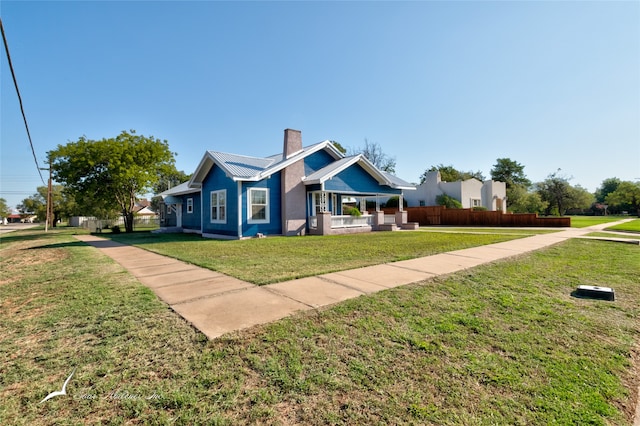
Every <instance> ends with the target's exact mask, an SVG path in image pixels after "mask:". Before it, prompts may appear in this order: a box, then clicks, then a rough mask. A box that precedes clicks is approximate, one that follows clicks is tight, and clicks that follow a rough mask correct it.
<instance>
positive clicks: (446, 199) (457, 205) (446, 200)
mask: <svg viewBox="0 0 640 426" xmlns="http://www.w3.org/2000/svg"><path fill="white" fill-rule="evenodd" d="M436 203H438V205H440V206H445V207H446V208H448V209H461V208H462V203H461V202H460V201H458V200H456V199H455V198H453V197H451V196H449V195H447V194H442V195H438V196H437V197H436Z"/></svg>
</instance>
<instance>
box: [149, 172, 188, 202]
mask: <svg viewBox="0 0 640 426" xmlns="http://www.w3.org/2000/svg"><path fill="white" fill-rule="evenodd" d="M189 179H191V175H188V174H186V173H185V172H184V171H182V170H177V169H176V168H175V167H169V168H168V170H167V171H165V172H164V173H163V174H162V175H160V177H159V179H158V182H157V183H156V184H155V185H153V193H154V194H159V193H161V192H164V191H166V190H168V189H170V188H173V187H174V186H176V185H179V184H181V183H183V182H186V181H188V180H189ZM160 200H161V198H160V197H153V198H151V203H150V206H149V207H150V208H151V210H153V211H156V212H157V211H159V209H160Z"/></svg>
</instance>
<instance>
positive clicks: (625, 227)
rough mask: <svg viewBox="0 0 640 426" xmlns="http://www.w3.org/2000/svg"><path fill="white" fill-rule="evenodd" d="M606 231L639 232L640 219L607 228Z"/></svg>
mask: <svg viewBox="0 0 640 426" xmlns="http://www.w3.org/2000/svg"><path fill="white" fill-rule="evenodd" d="M607 230H608V231H626V232H640V219H635V220H632V221H630V222H625V223H623V224H621V225H615V226H611V227H609V228H607Z"/></svg>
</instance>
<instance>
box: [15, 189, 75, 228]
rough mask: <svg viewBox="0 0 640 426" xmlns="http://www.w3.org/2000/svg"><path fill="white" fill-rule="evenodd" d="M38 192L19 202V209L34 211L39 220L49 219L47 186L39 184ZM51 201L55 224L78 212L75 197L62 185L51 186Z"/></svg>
mask: <svg viewBox="0 0 640 426" xmlns="http://www.w3.org/2000/svg"><path fill="white" fill-rule="evenodd" d="M36 191H37V192H36V193H35V194H33V195H31V196H29V197H27V198H25V199H24V200H22V203H20V204H18V210H19V211H20V212H21V213H23V214H25V213H33V214H36V215H37V216H38V220H40V221H45V220H47V192H48V189H47V187H46V186H39V187H38V188H37V189H36ZM51 202H52V205H53V209H52V211H53V218H52V220H53V226H56V224H57V223H58V221H59V220H61V219H62V218H67V217H69V216H73V215H74V214H78V211H77V207H76V203H75V199H74V197H73V196H71V195H70V194H69V192H68V191H65V188H64V186H62V185H52V186H51Z"/></svg>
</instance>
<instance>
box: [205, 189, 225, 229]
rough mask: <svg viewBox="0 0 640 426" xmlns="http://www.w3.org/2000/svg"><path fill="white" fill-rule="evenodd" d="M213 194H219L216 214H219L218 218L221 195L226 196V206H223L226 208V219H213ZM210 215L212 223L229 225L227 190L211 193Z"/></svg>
mask: <svg viewBox="0 0 640 426" xmlns="http://www.w3.org/2000/svg"><path fill="white" fill-rule="evenodd" d="M213 194H218V197H217V199H218V203H217V204H216V207H217V209H216V213H217V214H218V217H219V215H220V206H221V204H220V201H219V200H220V196H219V195H220V194H224V204H223V205H222V206H223V207H224V219H218V217H216V218H215V219H214V218H213V215H211V213H212V210H213V205H212V204H213V203H212V202H211V199H212V198H213ZM209 213H210V216H211V217H210V220H211V223H227V216H228V215H227V190H226V189H219V190H218V191H211V192H210V193H209Z"/></svg>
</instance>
